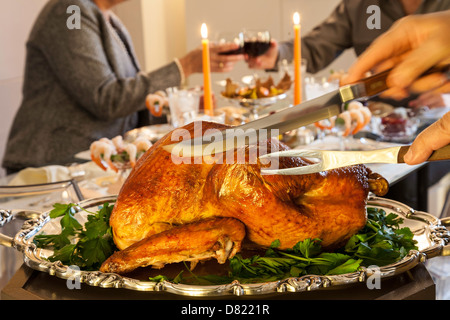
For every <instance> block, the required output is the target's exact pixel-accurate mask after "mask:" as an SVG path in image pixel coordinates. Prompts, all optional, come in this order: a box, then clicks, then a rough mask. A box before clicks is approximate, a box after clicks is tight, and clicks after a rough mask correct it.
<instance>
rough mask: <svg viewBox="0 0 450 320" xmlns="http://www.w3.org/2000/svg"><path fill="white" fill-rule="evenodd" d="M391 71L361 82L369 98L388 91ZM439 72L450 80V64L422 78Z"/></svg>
mask: <svg viewBox="0 0 450 320" xmlns="http://www.w3.org/2000/svg"><path fill="white" fill-rule="evenodd" d="M391 70H392V69H387V70H385V71H382V72H380V73H377V74H374V75H373V76H370V77H367V78H364V79H361V80H360V81H359V82H362V83H363V84H364V87H365V89H366V96H368V97H371V96H375V95H377V94H379V93H380V92H382V91H384V90H386V89H388V86H387V84H386V80H387V77H388V75H389V73H390V72H391ZM437 72H440V73H444V74H445V75H446V76H447V78H448V79H449V80H450V64H446V65H442V66H435V67H432V68H430V69H428V70H427V71H425V72H424V73H422V75H421V77H423V76H426V75H429V74H432V73H437Z"/></svg>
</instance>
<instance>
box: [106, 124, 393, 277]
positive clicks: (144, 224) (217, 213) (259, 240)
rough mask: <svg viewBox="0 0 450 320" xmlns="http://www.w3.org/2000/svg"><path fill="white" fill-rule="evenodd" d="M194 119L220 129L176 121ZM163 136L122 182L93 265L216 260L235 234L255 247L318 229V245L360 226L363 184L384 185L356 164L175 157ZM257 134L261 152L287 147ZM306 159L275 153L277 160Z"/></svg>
mask: <svg viewBox="0 0 450 320" xmlns="http://www.w3.org/2000/svg"><path fill="white" fill-rule="evenodd" d="M194 126H201V130H198V132H200V133H203V132H204V131H205V130H207V129H211V128H217V129H225V128H228V127H227V126H225V125H220V124H216V123H210V122H195V123H192V124H189V125H187V126H185V127H184V129H186V130H188V131H189V132H190V133H191V136H192V137H193V136H194ZM196 132H197V130H196ZM171 143H173V141H172V140H171V134H170V133H169V134H168V135H166V136H165V137H164V138H162V139H161V140H159V141H158V142H157V143H156V144H154V145H153V146H152V147H151V148H150V149H149V150H148V151H147V152H146V154H145V155H143V156H142V157H141V158H140V159H139V161H138V163H137V164H136V166H135V167H134V168H133V170H132V172H131V173H130V175H129V177H128V178H127V180H126V181H125V183H124V185H123V186H122V189H121V191H120V193H119V195H118V197H117V201H116V203H115V206H114V209H113V212H112V213H111V218H110V225H111V227H112V230H113V236H114V241H115V243H116V246H117V247H118V249H119V251H116V252H115V253H114V254H113V255H111V256H110V257H109V258H108V259H107V260H106V261H105V262H104V263H103V265H102V266H101V269H100V270H101V271H103V272H115V273H119V274H120V273H126V272H130V271H132V270H134V269H136V268H138V267H144V266H152V267H153V268H161V267H163V266H164V265H165V264H168V263H177V262H181V261H190V262H191V268H193V267H194V266H195V264H196V263H197V262H198V261H201V260H206V259H211V258H215V259H217V261H218V262H219V263H224V262H225V261H226V260H227V258H231V257H233V256H234V255H235V254H236V252H239V251H240V250H241V244H242V241H243V240H244V237H247V239H248V240H249V242H251V243H254V244H257V245H259V246H262V247H268V246H270V244H271V243H272V242H273V241H274V240H279V241H280V243H281V248H282V249H283V248H291V247H293V246H294V245H295V244H296V243H297V242H299V241H302V240H305V239H307V238H311V239H315V238H319V239H321V240H322V245H323V247H324V248H325V249H333V248H337V247H338V246H340V245H342V244H344V243H345V241H346V240H347V239H349V237H351V236H352V235H353V234H355V233H356V232H358V231H359V230H360V229H361V228H362V227H363V226H364V225H365V223H366V201H367V196H368V193H369V191H372V192H374V193H375V194H378V195H380V196H381V195H383V194H384V193H386V192H387V182H386V180H385V179H384V178H382V177H381V176H379V175H378V174H376V173H372V172H371V171H370V169H368V168H367V167H366V166H364V165H357V166H351V167H345V168H340V169H336V170H331V171H327V172H321V173H316V174H308V175H298V176H281V175H262V174H261V172H260V169H261V167H263V166H267V164H262V163H261V162H260V161H258V162H256V163H255V162H253V163H231V164H218V163H209V164H208V163H201V164H200V163H199V162H198V161H193V163H196V164H183V163H182V164H176V163H174V161H173V159H172V158H171V154H170V153H169V152H167V151H166V150H164V149H163V148H162V147H163V146H164V145H168V144H171ZM266 143H267V148H268V150H267V151H268V152H270V151H271V149H273V148H274V147H275V146H276V147H277V148H278V150H286V149H288V147H287V146H285V145H284V144H282V143H281V142H279V141H278V140H277V139H271V140H269V141H266ZM253 147H256V146H253ZM258 147H259V146H258ZM250 148H251V147H245V150H244V151H245V152H248V150H249V149H250ZM235 152H238V151H235ZM309 163H310V162H309V161H308V160H307V159H302V158H298V157H296V158H280V167H281V168H289V167H294V166H303V165H307V164H309Z"/></svg>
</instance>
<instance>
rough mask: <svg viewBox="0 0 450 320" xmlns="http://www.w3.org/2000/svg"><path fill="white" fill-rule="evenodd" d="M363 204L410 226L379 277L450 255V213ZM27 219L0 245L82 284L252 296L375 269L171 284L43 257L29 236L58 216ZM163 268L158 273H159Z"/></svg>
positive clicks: (88, 205)
mask: <svg viewBox="0 0 450 320" xmlns="http://www.w3.org/2000/svg"><path fill="white" fill-rule="evenodd" d="M115 199H116V197H115V196H111V197H102V198H95V199H89V200H84V201H81V202H79V203H78V205H79V206H80V207H83V208H85V209H87V210H89V209H92V210H94V209H96V208H97V207H98V206H100V205H102V204H103V203H105V202H109V203H112V202H114V201H115ZM367 206H368V207H375V208H381V209H384V210H385V211H386V213H387V214H389V213H391V212H392V213H395V214H397V215H399V216H400V217H402V218H403V219H404V223H403V225H402V227H409V228H410V229H411V231H412V232H413V233H414V239H415V240H416V241H417V246H418V250H417V251H416V250H411V251H410V252H409V253H408V255H407V256H405V257H404V258H403V259H402V260H400V261H398V262H396V263H394V264H390V265H387V266H384V267H380V268H379V269H378V270H377V271H376V272H377V274H378V276H380V277H381V278H388V277H392V276H395V275H398V274H401V273H403V272H405V271H407V270H409V269H411V268H413V267H415V266H416V265H417V264H419V263H422V262H425V261H426V260H427V259H430V258H433V257H436V256H446V255H450V245H449V242H450V232H449V230H448V228H447V227H448V226H449V225H450V218H446V219H441V220H440V219H437V218H436V217H434V216H432V215H430V214H428V213H425V212H421V211H415V210H413V209H412V208H410V207H408V206H406V205H404V204H402V203H400V202H397V201H393V200H389V199H384V198H378V197H369V199H368V205H367ZM15 214H17V215H20V216H26V213H24V212H11V211H5V210H3V211H0V226H3V225H4V224H5V223H7V222H8V221H10V220H11V219H12V217H13V216H14V215H15ZM33 214H34V215H30V216H31V217H33V218H32V219H29V220H26V221H25V223H24V224H23V227H22V229H21V230H20V231H19V232H18V233H17V234H16V235H15V237H14V238H10V237H7V236H5V235H3V234H0V245H4V246H9V247H13V248H15V249H16V250H18V251H20V252H22V253H23V259H24V263H25V264H26V265H27V266H29V267H30V268H32V269H34V270H38V271H42V272H46V273H48V274H50V275H54V276H56V277H59V278H61V279H78V281H80V282H81V283H85V284H87V285H90V286H96V287H102V288H125V289H130V290H139V291H151V292H156V291H158V292H161V291H163V292H170V293H173V294H177V295H182V296H191V297H194V296H196V297H212V296H254V295H262V294H274V293H279V294H283V293H286V292H302V291H311V290H319V289H323V288H329V287H338V286H345V285H349V284H355V283H360V282H364V281H366V279H368V277H370V276H371V275H373V274H374V269H371V268H362V269H361V271H358V272H354V273H348V274H342V275H331V276H317V275H307V276H302V277H291V278H286V279H284V280H279V281H273V282H265V283H253V284H244V283H240V282H239V281H233V282H231V283H228V284H223V285H206V286H205V285H186V284H175V283H172V282H169V281H161V282H154V281H142V280H138V279H134V278H130V277H126V276H121V275H118V274H114V273H102V272H100V271H80V270H77V268H73V267H71V266H67V265H63V264H62V263H61V262H58V261H57V262H49V261H48V260H46V258H47V257H49V256H50V255H51V254H52V251H50V250H47V249H39V248H37V247H36V245H35V244H34V243H33V238H34V237H35V236H36V235H37V234H40V233H42V232H45V233H47V234H51V233H57V232H59V230H58V229H59V221H58V220H56V219H50V218H49V212H46V213H43V214H40V215H38V216H37V217H36V216H35V213H33ZM76 217H77V219H78V220H79V221H80V222H81V223H84V221H85V219H86V213H85V212H84V211H82V210H81V209H80V211H79V212H78V213H76ZM161 273H162V272H161Z"/></svg>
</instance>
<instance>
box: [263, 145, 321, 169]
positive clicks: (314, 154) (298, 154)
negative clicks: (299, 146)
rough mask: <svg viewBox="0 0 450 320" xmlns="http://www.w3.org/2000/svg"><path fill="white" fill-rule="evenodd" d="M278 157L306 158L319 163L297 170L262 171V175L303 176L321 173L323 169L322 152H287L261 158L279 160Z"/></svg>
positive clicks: (270, 154) (274, 153)
mask: <svg viewBox="0 0 450 320" xmlns="http://www.w3.org/2000/svg"><path fill="white" fill-rule="evenodd" d="M278 157H305V158H317V159H319V162H317V163H314V164H310V165H306V166H302V167H296V168H286V169H261V173H262V174H268V175H274V174H278V175H301V174H309V173H316V172H321V171H323V170H324V168H323V159H322V152H321V151H320V150H286V151H279V152H273V153H268V154H265V155H262V156H260V157H259V158H260V159H268V158H278Z"/></svg>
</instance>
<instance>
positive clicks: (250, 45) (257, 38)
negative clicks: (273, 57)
mask: <svg viewBox="0 0 450 320" xmlns="http://www.w3.org/2000/svg"><path fill="white" fill-rule="evenodd" d="M239 36H240V38H241V41H242V42H243V43H244V53H246V54H247V55H248V56H249V57H258V56H260V55H263V54H264V53H266V52H267V50H269V48H270V32H269V31H267V30H244V31H242V32H241V33H240V35H239Z"/></svg>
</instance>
